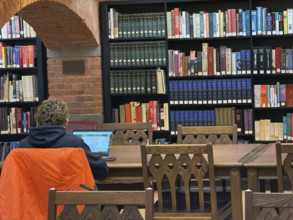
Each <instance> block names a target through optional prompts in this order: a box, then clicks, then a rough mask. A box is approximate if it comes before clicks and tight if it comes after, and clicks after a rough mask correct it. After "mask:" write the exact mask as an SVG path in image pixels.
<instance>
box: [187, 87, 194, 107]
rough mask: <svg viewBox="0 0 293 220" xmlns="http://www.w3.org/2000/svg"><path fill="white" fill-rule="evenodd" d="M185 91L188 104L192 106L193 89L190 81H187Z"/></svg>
mask: <svg viewBox="0 0 293 220" xmlns="http://www.w3.org/2000/svg"><path fill="white" fill-rule="evenodd" d="M187 90H188V104H193V95H192V93H193V89H192V81H187Z"/></svg>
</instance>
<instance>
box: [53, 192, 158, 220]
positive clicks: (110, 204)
mask: <svg viewBox="0 0 293 220" xmlns="http://www.w3.org/2000/svg"><path fill="white" fill-rule="evenodd" d="M152 201H153V191H152V189H151V188H147V189H146V190H145V191H87V192H85V191H84V192H72V191H56V190H55V189H54V188H52V189H50V190H49V202H48V220H56V219H58V220H69V219H76V220H77V219H94V220H112V219H117V220H118V219H121V220H134V219H135V220H142V219H145V220H152V219H153V203H152ZM57 205H65V206H64V209H63V210H62V212H61V213H60V215H59V216H58V217H57V216H56V215H57V214H56V207H57ZM76 205H85V206H84V208H83V209H82V211H81V212H80V211H79V209H78V208H77V206H76ZM97 205H102V206H97ZM118 205H119V207H117V206H118ZM121 207H123V209H122V211H119V209H120V208H121ZM138 207H144V208H145V216H144V218H143V217H142V215H141V214H140V212H139V210H138ZM79 208H80V207H79Z"/></svg>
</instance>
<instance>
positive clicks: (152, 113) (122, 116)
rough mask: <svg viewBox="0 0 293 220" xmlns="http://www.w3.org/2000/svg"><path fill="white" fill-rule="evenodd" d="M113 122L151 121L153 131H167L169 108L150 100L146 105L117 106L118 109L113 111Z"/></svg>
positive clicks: (137, 103) (129, 104) (138, 103)
mask: <svg viewBox="0 0 293 220" xmlns="http://www.w3.org/2000/svg"><path fill="white" fill-rule="evenodd" d="M113 113H114V114H112V115H113V116H114V118H113V122H116V123H136V122H148V121H152V129H153V130H166V131H168V130H169V106H168V103H161V102H160V101H157V100H151V101H149V102H147V103H140V102H135V101H133V102H130V103H126V104H123V105H119V109H115V108H114V109H113Z"/></svg>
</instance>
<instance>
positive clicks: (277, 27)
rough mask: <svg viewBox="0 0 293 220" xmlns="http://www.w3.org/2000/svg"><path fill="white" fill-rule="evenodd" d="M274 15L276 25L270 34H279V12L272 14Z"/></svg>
mask: <svg viewBox="0 0 293 220" xmlns="http://www.w3.org/2000/svg"><path fill="white" fill-rule="evenodd" d="M274 13H275V18H276V22H275V23H276V25H275V29H273V33H272V34H274V35H275V34H279V12H274Z"/></svg>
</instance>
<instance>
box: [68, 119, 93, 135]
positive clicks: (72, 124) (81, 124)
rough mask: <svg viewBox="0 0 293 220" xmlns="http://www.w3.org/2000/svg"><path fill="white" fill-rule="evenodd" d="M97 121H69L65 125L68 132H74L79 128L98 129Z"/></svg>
mask: <svg viewBox="0 0 293 220" xmlns="http://www.w3.org/2000/svg"><path fill="white" fill-rule="evenodd" d="M96 128H97V122H94V121H69V122H68V124H67V126H66V127H65V130H66V133H67V134H72V131H73V130H75V129H77V130H87V129H96Z"/></svg>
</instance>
